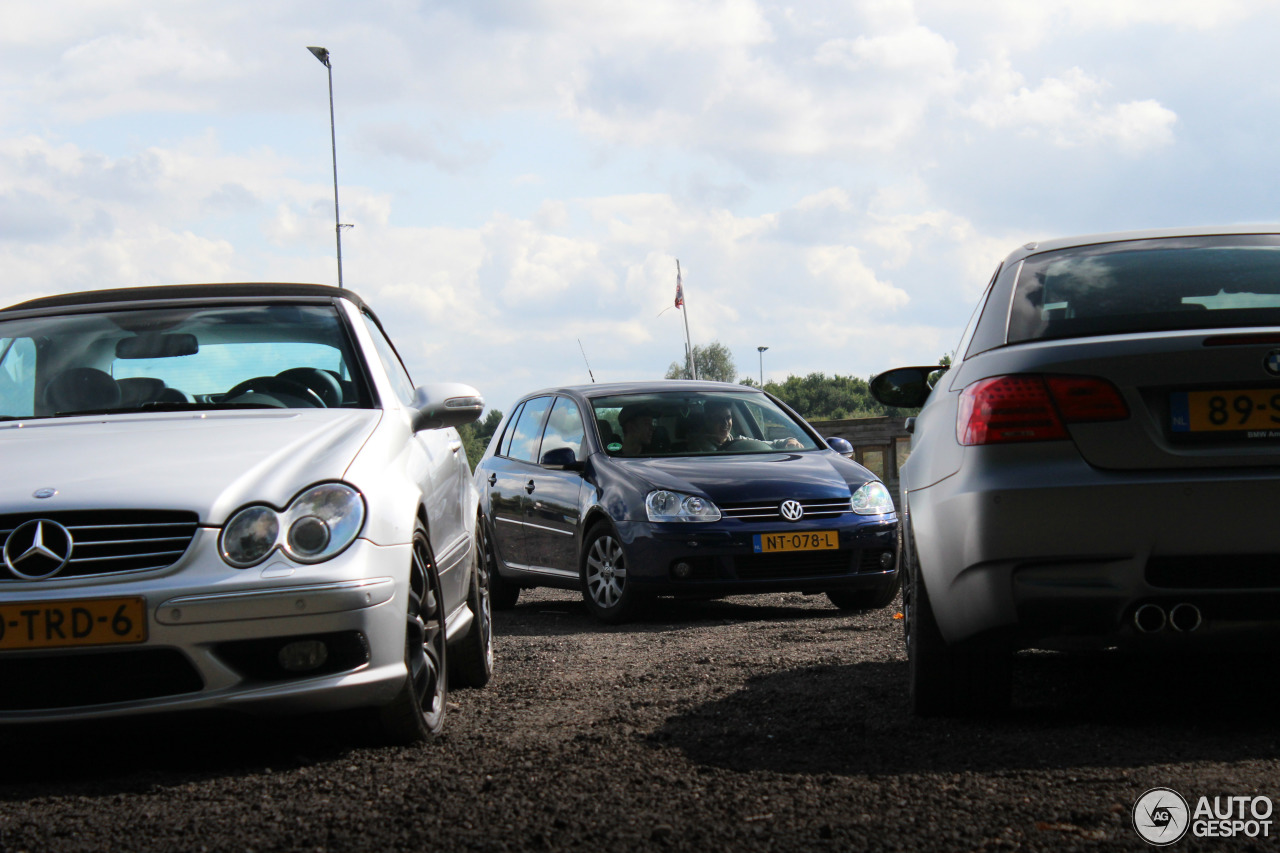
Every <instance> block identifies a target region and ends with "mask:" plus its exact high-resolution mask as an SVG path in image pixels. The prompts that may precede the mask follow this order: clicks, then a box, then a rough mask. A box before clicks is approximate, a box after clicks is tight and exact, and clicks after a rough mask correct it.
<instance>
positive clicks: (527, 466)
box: [482, 396, 555, 570]
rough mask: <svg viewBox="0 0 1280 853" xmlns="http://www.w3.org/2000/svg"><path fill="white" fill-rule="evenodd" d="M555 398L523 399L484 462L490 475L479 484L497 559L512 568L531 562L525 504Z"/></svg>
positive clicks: (522, 567)
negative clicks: (485, 496) (486, 493)
mask: <svg viewBox="0 0 1280 853" xmlns="http://www.w3.org/2000/svg"><path fill="white" fill-rule="evenodd" d="M554 400H555V398H554V397H550V396H546V397H534V398H533V399H531V400H528V401H526V402H525V403H524V405H523V406H522V407H521V408H520V410H519V411H518V412H516V414H515V415H514V416H513V418H512V425H511V426H510V427H508V428H507V433H506V434H505V435H503V437H502V442H501V444H500V445H499V448H498V451H497V452H496V453H494V455H493V457H492V458H491V459H490V460H489V462H488V463H486V464H487V466H488V468H489V476H488V477H487V478H486V479H484V480H483V481H482V488H487V489H488V490H489V500H488V506H489V515H490V518H491V521H492V528H493V540H494V541H493V545H494V549H495V551H496V552H497V556H498V559H499V560H501V561H502V562H503V563H504V564H505V565H507V566H510V567H511V568H513V569H521V570H527V569H528V568H529V567H530V566H531V565H532V563H533V559H532V557H531V555H530V553H529V548H528V544H527V537H526V536H525V524H524V522H525V512H526V504H527V502H528V497H529V494H530V489H531V487H532V485H533V476H534V473H535V472H536V470H537V464H536V461H537V459H538V448H539V446H540V445H541V441H542V425H543V422H544V421H545V420H546V415H547V412H548V411H549V410H550V409H551V404H552V402H554Z"/></svg>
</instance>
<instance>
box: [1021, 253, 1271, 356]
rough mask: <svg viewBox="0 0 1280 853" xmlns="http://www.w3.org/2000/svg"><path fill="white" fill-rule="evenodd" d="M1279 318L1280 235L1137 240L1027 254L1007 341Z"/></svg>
mask: <svg viewBox="0 0 1280 853" xmlns="http://www.w3.org/2000/svg"><path fill="white" fill-rule="evenodd" d="M1278 324H1280V236H1277V235H1272V234H1267V235H1238V236H1229V237H1194V238H1169V239H1161V240H1135V241H1131V242H1125V243H1109V244H1104V245H1100V246H1083V247H1076V248H1071V249H1063V250H1061V251H1057V252H1045V253H1043V254H1039V255H1032V256H1031V257H1029V258H1027V259H1026V260H1025V261H1024V262H1023V264H1022V269H1021V271H1020V272H1019V274H1018V283H1017V286H1016V287H1015V289H1014V294H1013V302H1012V305H1011V306H1010V312H1009V336H1008V341H1009V343H1019V342H1022V341H1033V340H1044V339H1050V338H1072V337H1084V336H1090V335H1113V334H1128V333H1132V332H1156V331H1172V330H1177V329H1204V328H1209V329H1213V328H1230V327H1241V326H1274V325H1278Z"/></svg>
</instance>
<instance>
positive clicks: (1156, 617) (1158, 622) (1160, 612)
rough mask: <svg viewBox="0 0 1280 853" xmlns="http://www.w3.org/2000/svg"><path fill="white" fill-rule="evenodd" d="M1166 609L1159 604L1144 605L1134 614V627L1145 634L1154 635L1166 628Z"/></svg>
mask: <svg viewBox="0 0 1280 853" xmlns="http://www.w3.org/2000/svg"><path fill="white" fill-rule="evenodd" d="M1166 621H1167V620H1166V619H1165V615H1164V608H1163V607H1161V606H1160V605H1158V604H1144V605H1142V606H1141V607H1139V608H1138V609H1137V610H1135V611H1134V613H1133V624H1134V626H1135V627H1136V628H1137V629H1138V630H1139V631H1141V632H1142V633H1144V634H1154V633H1155V632H1156V631H1159V630H1162V629H1163V628H1164V626H1165V622H1166Z"/></svg>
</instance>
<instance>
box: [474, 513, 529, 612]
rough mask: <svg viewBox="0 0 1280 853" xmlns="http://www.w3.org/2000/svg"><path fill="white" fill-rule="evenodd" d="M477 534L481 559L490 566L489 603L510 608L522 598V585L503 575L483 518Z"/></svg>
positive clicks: (499, 607) (496, 607)
mask: <svg viewBox="0 0 1280 853" xmlns="http://www.w3.org/2000/svg"><path fill="white" fill-rule="evenodd" d="M476 536H477V537H478V539H477V542H476V545H477V546H478V547H479V548H480V552H481V553H480V559H482V560H483V561H484V563H485V566H487V567H488V575H489V604H490V606H491V607H493V609H494V610H510V609H511V608H513V607H515V606H516V600H517V599H518V598H520V587H519V585H518V584H514V583H512V582H511V581H509V580H507V579H506V578H504V577H503V576H502V571H501V570H500V569H499V568H498V556H497V555H496V554H495V553H493V540H492V539H490V538H489V531H488V530H486V529H485V526H484V520H483V519H482V520H480V521H479V522H478V523H477V524H476Z"/></svg>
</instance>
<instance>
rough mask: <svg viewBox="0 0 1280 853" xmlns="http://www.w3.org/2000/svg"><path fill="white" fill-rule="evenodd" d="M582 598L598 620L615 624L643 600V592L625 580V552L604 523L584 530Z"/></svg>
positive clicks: (635, 610)
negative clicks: (640, 592) (641, 593)
mask: <svg viewBox="0 0 1280 853" xmlns="http://www.w3.org/2000/svg"><path fill="white" fill-rule="evenodd" d="M579 571H580V577H581V580H582V600H583V601H584V602H585V603H586V605H587V610H588V611H589V612H590V613H591V615H592V616H594V617H596V618H597V619H599V620H600V621H601V622H607V623H608V624H610V625H617V624H619V623H622V622H626V621H628V620H629V619H632V618H633V617H634V616H635V615H636V614H637V613H638V612H639V611H640V609H641V607H642V605H643V604H644V596H642V595H640V594H639V593H637V592H636V591H635V589H634V588H633V587H632V585H631V584H629V583H628V582H627V556H626V552H625V551H624V550H623V547H622V543H621V542H620V541H619V540H618V536H617V534H616V533H614V530H613V528H612V527H611V526H610V525H608V524H604V523H601V524H597V525H596V526H595V527H593V528H591V530H590V531H589V532H588V533H587V540H586V543H585V544H584V546H583V548H582V566H581V569H580V570H579Z"/></svg>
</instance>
